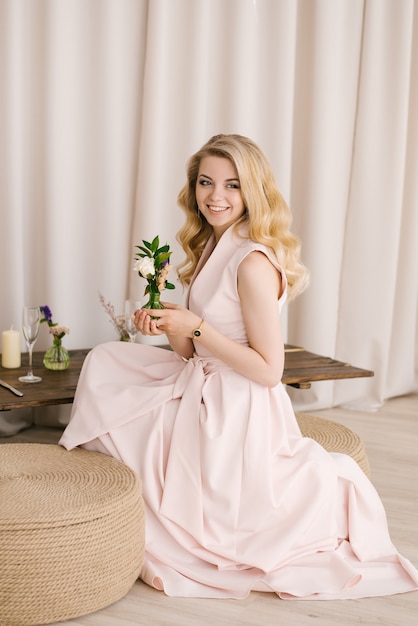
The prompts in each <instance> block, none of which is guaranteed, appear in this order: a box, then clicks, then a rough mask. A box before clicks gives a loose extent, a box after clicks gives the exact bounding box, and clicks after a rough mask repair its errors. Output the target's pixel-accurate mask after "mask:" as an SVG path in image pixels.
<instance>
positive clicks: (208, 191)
mask: <svg viewBox="0 0 418 626" xmlns="http://www.w3.org/2000/svg"><path fill="white" fill-rule="evenodd" d="M196 202H197V205H198V207H199V211H200V212H201V213H202V215H203V216H204V217H205V218H206V220H207V221H208V223H209V224H210V225H211V226H212V228H213V232H214V233H215V238H216V241H219V239H220V237H221V236H222V235H223V233H224V232H225V231H226V230H227V228H229V227H230V226H231V225H232V224H234V223H235V222H236V221H237V220H238V219H239V218H240V217H241V216H242V215H243V213H244V212H245V206H244V202H243V199H242V195H241V188H240V182H239V179H238V173H237V170H236V168H235V165H234V164H233V163H232V161H230V160H229V159H226V158H224V157H218V156H206V157H203V158H202V160H201V161H200V165H199V173H198V176H197V181H196Z"/></svg>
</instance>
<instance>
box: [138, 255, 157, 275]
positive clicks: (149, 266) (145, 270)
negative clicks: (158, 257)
mask: <svg viewBox="0 0 418 626" xmlns="http://www.w3.org/2000/svg"><path fill="white" fill-rule="evenodd" d="M134 271H135V272H139V273H140V274H142V276H143V277H144V278H152V276H154V275H155V267H154V259H152V258H151V257H149V256H146V257H143V258H141V259H138V260H137V261H135V265H134Z"/></svg>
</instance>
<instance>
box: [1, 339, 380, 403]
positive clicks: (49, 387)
mask: <svg viewBox="0 0 418 626" xmlns="http://www.w3.org/2000/svg"><path fill="white" fill-rule="evenodd" d="M88 352H89V351H88V350H70V355H71V363H70V366H69V368H68V369H66V370H64V371H62V372H51V371H50V370H47V369H45V367H44V366H43V364H42V358H43V355H44V352H34V353H33V371H34V373H35V374H38V375H39V376H41V377H42V381H41V382H40V383H30V384H29V383H21V382H19V380H18V378H19V376H21V375H22V374H26V371H27V367H28V365H27V363H28V357H27V355H23V358H22V366H21V368H20V369H14V370H11V369H4V368H3V367H0V379H2V380H4V381H5V382H7V383H9V384H10V385H12V386H13V387H15V388H16V389H19V391H22V392H23V396H22V397H18V396H15V395H14V394H12V393H11V391H9V390H7V389H4V388H3V387H0V411H7V410H10V409H20V408H24V407H36V406H48V405H54V404H70V403H71V402H72V401H73V400H74V393H75V389H76V386H77V382H78V377H79V374H80V370H81V366H82V364H83V361H84V359H85V357H86V354H87V353H88ZM364 376H373V372H372V371H370V370H365V369H361V368H359V367H353V366H352V365H350V364H348V363H343V362H342V361H336V360H335V359H331V358H328V357H324V356H320V355H319V354H314V353H313V352H308V351H307V350H304V349H303V348H298V347H297V346H290V345H287V346H286V353H285V367H284V373H283V378H282V381H283V383H285V384H286V385H292V386H294V387H298V388H300V389H308V388H309V387H310V385H311V382H313V381H318V380H335V379H340V378H360V377H364Z"/></svg>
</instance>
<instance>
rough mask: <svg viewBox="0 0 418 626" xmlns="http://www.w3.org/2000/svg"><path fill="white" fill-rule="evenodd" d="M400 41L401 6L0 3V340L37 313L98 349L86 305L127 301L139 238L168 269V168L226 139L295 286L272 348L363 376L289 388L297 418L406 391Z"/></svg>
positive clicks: (107, 333)
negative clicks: (267, 167) (45, 311)
mask: <svg viewBox="0 0 418 626" xmlns="http://www.w3.org/2000/svg"><path fill="white" fill-rule="evenodd" d="M417 39H418V10H417V5H416V2H414V0H0V89H1V98H0V137H1V141H0V209H1V223H0V263H1V268H2V271H1V276H0V281H1V282H0V294H1V311H0V328H1V329H2V330H3V329H6V328H10V326H11V325H13V326H14V327H17V328H19V327H20V323H21V310H22V306H23V304H24V303H26V304H29V303H34V304H39V305H42V304H47V305H48V306H49V307H50V308H51V310H52V312H53V315H54V321H57V322H59V323H60V324H63V325H66V326H68V327H69V328H70V334H69V335H68V336H67V337H66V339H65V344H66V346H67V347H68V348H70V349H71V348H81V347H92V346H94V345H95V344H97V343H100V342H103V341H108V340H112V339H115V338H116V335H115V333H114V331H113V328H112V325H111V324H110V323H109V318H108V316H107V315H106V313H105V312H104V310H103V308H102V307H101V304H100V302H99V297H98V292H100V293H102V294H103V296H104V297H105V300H106V301H110V302H111V303H112V304H113V305H114V306H115V310H116V311H117V312H118V311H119V310H122V307H123V303H124V300H125V299H126V298H128V297H131V298H135V299H141V297H142V295H143V289H144V287H145V284H144V281H141V279H140V278H139V277H138V276H137V275H136V274H135V273H134V272H133V271H132V265H133V255H134V246H135V245H138V244H139V243H141V240H142V239H150V238H153V237H154V236H155V235H156V234H159V236H160V239H161V240H164V242H165V241H167V242H169V243H170V245H171V247H172V249H173V257H172V260H173V263H174V264H176V263H179V262H180V261H181V260H182V252H181V250H180V248H179V246H178V244H177V242H176V240H175V235H176V232H177V231H178V229H179V228H180V226H181V224H182V221H183V215H182V213H181V211H180V209H179V208H178V207H177V202H176V199H177V194H178V191H179V190H180V188H181V187H182V186H183V184H184V181H185V165H186V161H187V159H188V157H189V156H190V155H191V154H192V153H193V152H194V151H196V150H197V149H198V148H199V147H200V146H201V145H202V144H203V143H204V142H205V141H206V140H207V139H208V138H209V137H210V136H211V135H213V134H217V133H220V132H223V133H230V132H233V133H240V134H244V135H248V136H250V137H251V138H252V139H254V140H255V141H256V142H257V143H258V144H259V145H260V146H261V147H262V149H263V150H264V152H265V153H266V154H267V156H268V157H269V159H270V161H271V163H272V165H273V169H274V172H275V175H276V180H277V182H278V185H279V187H280V189H281V191H282V193H283V195H284V196H285V198H286V200H287V201H288V203H289V205H290V207H291V209H292V212H293V215H294V224H293V225H294V231H295V232H296V233H297V234H298V235H299V236H300V237H301V239H302V243H303V258H304V261H305V264H306V265H307V266H308V267H309V270H310V274H311V282H310V287H309V288H308V290H307V291H306V292H305V293H304V294H303V295H302V296H300V297H299V298H298V299H297V300H296V301H295V302H294V303H291V304H290V305H289V306H288V308H287V310H286V312H285V315H284V319H283V326H284V331H285V337H286V341H287V342H288V343H293V344H296V345H301V346H304V347H305V348H306V349H307V350H311V351H313V352H318V353H321V354H323V355H327V356H332V357H335V358H337V359H340V360H343V361H346V362H351V363H352V364H353V365H357V366H360V367H364V368H367V369H371V370H373V371H374V372H375V376H374V377H373V378H364V379H357V380H349V381H339V382H336V383H332V382H321V383H316V384H314V385H313V386H312V389H311V390H309V391H307V390H303V391H302V390H292V391H291V394H292V400H293V402H294V404H295V406H296V408H305V409H306V408H323V407H328V406H333V405H340V404H344V405H348V406H352V407H356V406H361V407H366V408H369V409H370V408H373V407H374V406H378V405H379V404H381V403H382V402H383V401H384V400H385V399H386V398H389V397H392V396H395V395H401V394H406V393H409V392H411V391H414V390H416V389H417V388H418V336H417V329H418V314H417V312H418V245H417V238H418V206H417V205H418V177H417V175H416V172H417V171H418V93H417V89H418V68H417V59H418V41H417ZM174 279H175V276H174V273H173V274H172V275H170V280H172V281H174ZM166 297H167V298H172V299H174V301H176V302H179V303H182V302H183V300H184V293H183V291H182V289H181V287H180V286H179V285H177V288H176V290H175V291H174V292H169V293H168V294H167V296H166ZM50 341H51V339H50V337H49V336H48V333H47V332H46V329H45V328H44V327H43V326H42V328H41V333H40V337H39V339H38V342H37V344H36V348H35V349H39V350H42V349H46V347H48V345H49V344H50ZM22 350H23V351H24V350H25V347H24V344H23V342H22ZM23 363H24V364H25V363H26V361H25V358H24V359H23Z"/></svg>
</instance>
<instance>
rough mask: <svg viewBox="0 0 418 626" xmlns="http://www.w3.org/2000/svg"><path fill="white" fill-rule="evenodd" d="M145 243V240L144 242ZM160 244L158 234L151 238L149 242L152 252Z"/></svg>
mask: <svg viewBox="0 0 418 626" xmlns="http://www.w3.org/2000/svg"><path fill="white" fill-rule="evenodd" d="M144 243H145V242H144ZM159 245H160V238H159V237H158V235H157V236H156V237H154V239H153V240H152V243H151V250H152V251H153V252H156V251H157V250H158V246H159Z"/></svg>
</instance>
